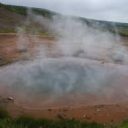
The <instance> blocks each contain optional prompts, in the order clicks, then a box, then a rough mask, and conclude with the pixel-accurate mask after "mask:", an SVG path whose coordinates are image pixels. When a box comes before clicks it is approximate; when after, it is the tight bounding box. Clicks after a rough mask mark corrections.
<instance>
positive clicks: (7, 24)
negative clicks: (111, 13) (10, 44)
mask: <svg viewBox="0 0 128 128" xmlns="http://www.w3.org/2000/svg"><path fill="white" fill-rule="evenodd" d="M29 9H30V8H29ZM31 10H32V11H33V12H34V13H36V14H39V15H43V16H45V17H47V18H51V17H52V16H53V15H59V14H57V13H55V12H52V11H49V10H46V9H39V8H31ZM27 14H28V8H27V7H21V6H12V5H4V4H1V3H0V32H1V33H7V32H8V33H9V32H16V27H17V26H20V25H23V24H24V21H25V19H26V18H27ZM73 18H79V19H80V20H81V21H83V22H85V23H86V24H88V25H89V26H91V27H94V28H96V29H99V28H100V29H103V30H106V29H107V30H109V31H111V32H118V33H119V34H120V35H122V36H128V23H118V22H107V21H98V20H93V19H86V18H81V17H73ZM31 25H32V26H33V27H32V28H34V27H36V28H39V31H40V32H43V33H44V32H45V30H43V28H42V29H41V27H40V26H39V24H37V23H31ZM29 28H30V27H29ZM32 28H31V29H32Z"/></svg>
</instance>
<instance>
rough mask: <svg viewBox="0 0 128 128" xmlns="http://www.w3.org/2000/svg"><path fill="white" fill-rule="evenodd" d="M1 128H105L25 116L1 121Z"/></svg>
mask: <svg viewBox="0 0 128 128" xmlns="http://www.w3.org/2000/svg"><path fill="white" fill-rule="evenodd" d="M0 128H104V126H103V125H101V124H97V123H87V122H81V121H77V120H46V119H34V118H31V117H25V116H24V117H19V118H17V119H11V118H6V119H5V118H3V119H0Z"/></svg>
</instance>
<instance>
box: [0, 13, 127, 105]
mask: <svg viewBox="0 0 128 128" xmlns="http://www.w3.org/2000/svg"><path fill="white" fill-rule="evenodd" d="M29 19H30V21H31V20H33V21H34V22H36V23H38V24H40V25H41V26H42V27H43V28H45V29H46V30H48V31H49V32H51V33H52V34H54V35H56V39H55V40H54V41H53V45H52V47H50V48H49V47H48V46H47V44H46V43H45V42H43V43H42V44H40V45H38V46H39V47H37V51H38V52H37V53H36V56H35V57H34V58H33V60H31V61H27V62H22V63H21V62H20V63H15V64H12V65H10V66H7V67H4V68H1V70H0V84H1V86H4V87H6V88H8V90H9V92H8V93H9V94H11V95H14V96H15V97H17V98H18V97H19V99H20V100H21V101H22V102H26V101H27V102H35V101H36V100H37V99H38V103H37V104H39V105H49V104H51V103H53V102H57V101H59V102H60V101H61V100H62V99H63V100H64V101H70V102H75V101H76V100H77V102H78V101H79V102H78V103H83V102H86V101H87V98H88V95H90V94H91V95H92V94H93V95H96V96H100V97H104V98H105V97H107V99H111V98H112V97H113V96H117V95H118V92H116V91H117V90H118V89H120V88H121V86H122V87H125V89H122V90H121V91H122V93H120V92H119V94H120V96H119V97H122V96H123V98H124V96H125V97H127V95H128V93H127V86H126V85H127V83H128V80H127V75H128V68H127V66H123V65H127V61H128V57H127V49H126V48H125V47H124V46H123V45H122V44H121V39H120V38H119V36H117V35H114V34H112V33H110V32H108V31H107V30H106V31H105V30H104V31H103V30H101V29H100V28H99V29H94V28H91V27H89V26H88V25H86V24H85V23H83V22H82V21H80V20H78V19H74V18H70V17H60V16H55V17H53V19H52V20H49V19H46V18H44V17H42V16H39V15H35V14H32V13H29ZM18 37H19V38H18V39H19V40H18V50H21V51H24V50H25V51H26V50H27V48H28V47H27V46H28V44H30V43H31V42H30V41H29V40H28V37H27V36H26V34H25V32H24V31H22V30H21V29H18ZM31 40H34V41H36V42H38V41H39V39H38V37H32V36H31ZM104 62H105V63H106V64H103V63H104ZM109 63H111V64H109ZM112 63H115V64H112ZM116 63H120V64H123V65H122V66H121V65H117V64H116ZM122 82H123V83H122ZM115 89H116V90H115ZM109 92H110V93H109ZM86 97H87V98H86ZM84 99H85V100H84ZM90 100H91V99H90ZM119 100H120V99H119ZM124 100H125V99H124ZM103 101H104V100H103ZM117 101H118V100H117ZM39 102H40V103H39Z"/></svg>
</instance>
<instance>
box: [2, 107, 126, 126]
mask: <svg viewBox="0 0 128 128" xmlns="http://www.w3.org/2000/svg"><path fill="white" fill-rule="evenodd" d="M0 128H128V121H123V123H121V124H119V125H116V124H111V125H109V124H108V125H105V126H104V125H102V124H98V123H95V122H90V123H89V122H85V121H78V120H74V119H58V120H48V119H35V118H32V117H30V116H25V115H24V116H20V117H17V118H12V117H11V116H10V115H9V113H8V112H7V111H6V110H4V109H3V108H0Z"/></svg>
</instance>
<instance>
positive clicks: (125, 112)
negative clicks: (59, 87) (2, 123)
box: [0, 34, 128, 123]
mask: <svg viewBox="0 0 128 128" xmlns="http://www.w3.org/2000/svg"><path fill="white" fill-rule="evenodd" d="M28 39H29V41H30V42H31V44H29V47H28V51H29V53H30V54H31V55H33V54H34V51H35V47H34V46H37V45H40V43H42V42H45V43H46V44H47V45H48V47H51V46H52V40H53V39H52V38H48V37H38V39H39V40H38V41H37V40H36V41H34V40H33V38H31V37H30V36H29V38H28ZM17 40H18V37H17V36H16V35H15V34H9V35H6V34H1V35H0V64H1V66H2V65H5V64H8V63H12V62H15V61H18V60H20V59H22V56H23V54H24V52H21V51H19V50H18V49H17ZM0 89H1V90H0V95H1V97H6V95H4V92H3V91H4V89H5V88H2V87H1V88H0ZM3 95H4V96H3ZM115 95H116V94H115ZM117 98H120V97H118V94H117V95H116V96H115V97H114V100H116V99H117ZM100 99H102V100H101V101H104V102H99V103H98V101H97V100H98V98H96V97H95V96H94V95H90V96H86V100H85V101H87V104H86V102H85V101H84V103H85V104H82V105H80V106H79V104H77V105H73V104H71V105H67V106H66V105H65V106H64V107H63V106H61V107H60V105H59V103H56V105H55V106H56V107H47V108H46V107H44V108H43V107H42V108H41V107H40V108H34V107H32V106H29V107H28V106H25V105H23V104H22V105H20V104H17V103H18V101H17V99H14V103H10V102H4V100H5V99H2V100H0V102H1V104H3V105H4V106H6V107H7V109H8V110H9V112H10V113H11V115H12V116H13V117H16V116H19V115H24V114H25V115H31V116H34V117H35V118H48V119H56V118H58V119H63V118H69V119H79V120H86V121H96V122H100V123H113V122H115V123H119V122H120V121H122V120H125V119H127V118H128V103H127V102H125V103H113V100H110V99H109V96H108V98H106V99H104V97H103V98H100ZM62 100H63V99H62ZM76 100H77V99H76ZM105 100H106V101H105ZM89 101H90V104H89ZM93 101H94V104H93ZM110 101H111V102H110ZM66 102H67V101H65V104H67V103H66ZM69 102H70V101H69ZM75 102H77V101H75ZM95 103H96V104H95ZM102 103H103V104H102ZM74 106H75V107H74Z"/></svg>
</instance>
